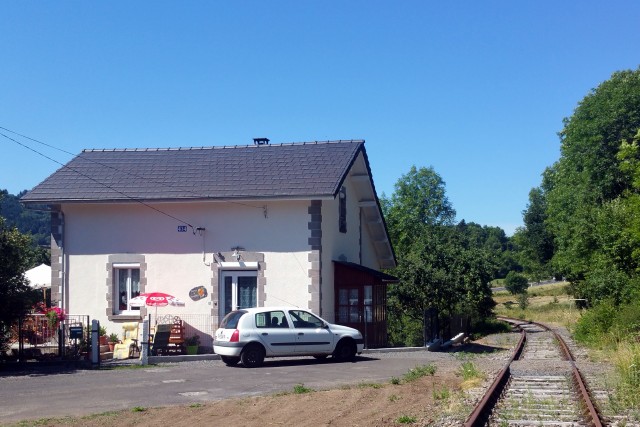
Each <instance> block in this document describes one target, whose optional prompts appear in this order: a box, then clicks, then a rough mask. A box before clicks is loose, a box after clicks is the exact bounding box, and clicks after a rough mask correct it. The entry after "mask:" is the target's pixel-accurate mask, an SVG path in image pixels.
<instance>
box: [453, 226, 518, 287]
mask: <svg viewBox="0 0 640 427" xmlns="http://www.w3.org/2000/svg"><path fill="white" fill-rule="evenodd" d="M457 227H458V230H459V231H460V232H461V233H463V234H465V235H466V236H467V238H468V239H469V244H471V245H475V246H476V247H478V248H482V249H484V250H486V251H487V252H488V253H489V256H490V258H491V262H492V263H493V264H495V266H496V270H495V272H494V274H493V278H497V279H502V278H504V277H505V276H506V275H507V273H508V272H509V271H512V270H515V271H520V270H522V267H521V266H520V264H519V263H518V261H517V260H516V254H515V250H514V246H513V242H512V241H511V239H510V238H509V237H507V235H506V233H505V232H504V230H503V229H501V228H500V227H490V226H487V225H484V226H481V225H479V224H476V223H474V222H469V223H467V222H465V220H462V221H460V222H459V223H458V225H457Z"/></svg>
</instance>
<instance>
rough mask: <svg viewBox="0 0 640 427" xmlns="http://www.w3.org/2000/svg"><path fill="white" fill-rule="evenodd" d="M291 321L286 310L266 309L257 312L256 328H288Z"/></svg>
mask: <svg viewBox="0 0 640 427" xmlns="http://www.w3.org/2000/svg"><path fill="white" fill-rule="evenodd" d="M288 327H289V323H288V322H287V318H286V317H285V316H284V311H279V310H278V311H266V312H264V313H256V328H288Z"/></svg>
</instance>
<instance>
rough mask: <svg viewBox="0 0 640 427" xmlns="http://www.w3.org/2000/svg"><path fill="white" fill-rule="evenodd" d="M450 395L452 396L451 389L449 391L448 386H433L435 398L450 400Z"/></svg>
mask: <svg viewBox="0 0 640 427" xmlns="http://www.w3.org/2000/svg"><path fill="white" fill-rule="evenodd" d="M449 397H451V391H449V389H448V388H447V387H445V386H442V387H434V388H433V399H434V400H440V401H444V400H449Z"/></svg>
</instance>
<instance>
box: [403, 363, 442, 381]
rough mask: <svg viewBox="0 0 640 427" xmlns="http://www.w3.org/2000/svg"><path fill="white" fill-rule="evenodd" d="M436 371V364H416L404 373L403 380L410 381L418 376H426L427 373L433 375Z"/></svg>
mask: <svg viewBox="0 0 640 427" xmlns="http://www.w3.org/2000/svg"><path fill="white" fill-rule="evenodd" d="M435 373H436V365H434V364H432V363H430V364H428V365H422V366H416V367H415V368H413V369H410V370H409V372H407V373H406V374H404V381H405V382H411V381H415V380H417V379H419V378H422V377H426V376H427V375H434V374H435Z"/></svg>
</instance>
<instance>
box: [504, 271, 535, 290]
mask: <svg viewBox="0 0 640 427" xmlns="http://www.w3.org/2000/svg"><path fill="white" fill-rule="evenodd" d="M504 287H505V288H506V289H507V290H508V291H509V292H511V294H512V295H517V294H521V293H523V292H526V291H527V288H528V287H529V280H527V278H526V277H525V276H524V275H522V274H520V273H516V272H515V271H510V272H509V274H507V277H506V278H505V279H504Z"/></svg>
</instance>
